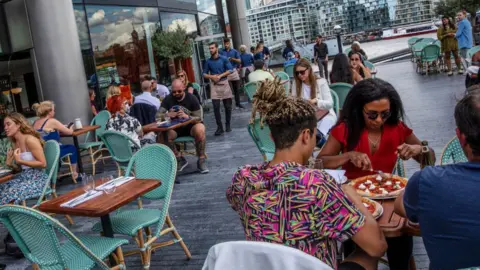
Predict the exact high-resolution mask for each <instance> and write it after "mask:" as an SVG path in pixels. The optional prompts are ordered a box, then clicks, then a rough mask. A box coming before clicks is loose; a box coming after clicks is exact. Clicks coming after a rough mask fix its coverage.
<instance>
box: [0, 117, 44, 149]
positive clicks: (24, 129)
mask: <svg viewBox="0 0 480 270" xmlns="http://www.w3.org/2000/svg"><path fill="white" fill-rule="evenodd" d="M7 118H9V119H11V120H12V121H13V122H14V123H15V124H17V125H19V126H20V128H19V129H18V130H19V131H20V132H21V133H22V134H24V135H32V136H33V137H35V138H37V139H38V140H40V143H41V144H42V146H43V144H44V141H43V139H42V137H41V136H40V133H38V132H37V131H36V130H35V129H34V128H33V127H32V126H31V125H30V123H29V122H28V120H27V119H26V118H25V117H24V116H23V115H21V114H19V113H17V112H12V113H10V114H9V115H7V117H5V119H7ZM9 139H10V141H11V142H12V145H15V143H16V141H15V139H14V137H9Z"/></svg>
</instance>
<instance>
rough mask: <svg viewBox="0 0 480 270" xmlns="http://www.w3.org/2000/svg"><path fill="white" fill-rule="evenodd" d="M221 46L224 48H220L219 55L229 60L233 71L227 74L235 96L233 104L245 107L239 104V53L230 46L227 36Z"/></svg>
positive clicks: (241, 107)
mask: <svg viewBox="0 0 480 270" xmlns="http://www.w3.org/2000/svg"><path fill="white" fill-rule="evenodd" d="M223 46H224V47H225V48H224V49H222V50H220V55H221V56H224V57H225V58H227V59H228V61H230V64H231V65H232V67H233V72H232V73H230V75H228V77H227V78H228V82H229V84H230V87H231V88H232V91H233V95H234V97H235V106H237V108H240V109H245V107H243V106H242V104H240V87H241V86H240V76H239V75H238V71H237V69H238V67H239V66H240V64H241V63H242V60H241V59H240V53H239V52H238V51H237V50H235V49H234V48H232V43H231V42H230V39H229V38H225V39H223Z"/></svg>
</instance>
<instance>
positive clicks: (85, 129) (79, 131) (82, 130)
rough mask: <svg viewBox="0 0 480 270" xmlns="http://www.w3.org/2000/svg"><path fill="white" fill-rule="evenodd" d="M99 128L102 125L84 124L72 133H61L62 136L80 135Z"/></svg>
mask: <svg viewBox="0 0 480 270" xmlns="http://www.w3.org/2000/svg"><path fill="white" fill-rule="evenodd" d="M98 128H100V126H97V125H93V126H83V127H82V128H80V129H75V130H74V131H73V133H72V135H65V134H60V137H76V136H80V135H82V134H85V133H87V132H90V131H94V130H95V129H98Z"/></svg>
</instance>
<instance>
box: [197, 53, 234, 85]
mask: <svg viewBox="0 0 480 270" xmlns="http://www.w3.org/2000/svg"><path fill="white" fill-rule="evenodd" d="M227 70H229V71H230V72H233V68H232V65H231V64H230V61H228V59H227V58H226V57H224V56H221V55H219V56H218V57H217V58H216V59H213V58H212V57H210V58H209V59H208V60H207V62H205V66H204V67H203V74H204V75H205V74H211V75H219V74H222V73H224V72H225V71H227ZM226 79H227V77H223V78H222V79H221V80H226Z"/></svg>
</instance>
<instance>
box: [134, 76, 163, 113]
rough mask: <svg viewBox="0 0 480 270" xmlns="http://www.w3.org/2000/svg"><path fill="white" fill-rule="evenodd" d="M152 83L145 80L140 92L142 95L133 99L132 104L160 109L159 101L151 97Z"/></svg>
mask: <svg viewBox="0 0 480 270" xmlns="http://www.w3.org/2000/svg"><path fill="white" fill-rule="evenodd" d="M152 90H153V87H152V81H150V80H145V81H143V82H142V91H143V93H142V94H140V95H138V96H136V97H135V102H134V104H139V103H142V104H148V105H152V106H155V108H157V111H158V109H160V100H159V99H158V98H156V97H154V96H152Z"/></svg>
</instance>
